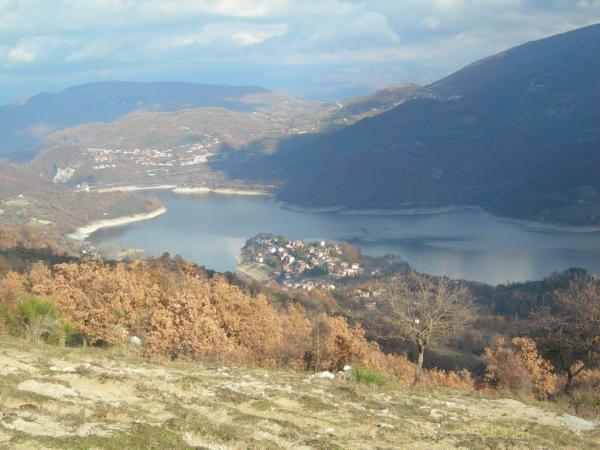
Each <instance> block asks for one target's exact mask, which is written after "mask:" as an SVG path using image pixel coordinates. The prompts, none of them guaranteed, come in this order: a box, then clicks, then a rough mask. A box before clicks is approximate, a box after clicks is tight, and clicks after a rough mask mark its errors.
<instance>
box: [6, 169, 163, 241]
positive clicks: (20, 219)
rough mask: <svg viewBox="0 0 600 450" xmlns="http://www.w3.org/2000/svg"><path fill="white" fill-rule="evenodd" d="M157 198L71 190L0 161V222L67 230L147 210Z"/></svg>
mask: <svg viewBox="0 0 600 450" xmlns="http://www.w3.org/2000/svg"><path fill="white" fill-rule="evenodd" d="M159 206H160V204H159V203H158V202H157V201H156V200H152V199H147V198H144V197H140V196H136V195H133V194H129V193H121V192H119V193H111V194H102V193H96V192H85V193H84V192H73V191H70V190H67V189H66V188H64V187H62V186H57V185H55V184H53V183H50V182H48V181H45V180H43V179H41V178H39V177H36V176H33V175H31V174H29V173H28V172H26V171H24V170H22V169H20V168H17V167H13V166H10V165H8V164H4V163H0V224H4V225H9V226H12V227H15V226H17V227H18V226H22V225H29V226H33V227H35V228H37V229H39V230H40V231H47V232H52V233H54V232H58V233H66V232H71V231H74V230H75V229H76V228H77V227H81V226H83V225H86V224H87V223H89V222H92V221H95V220H101V219H108V218H114V217H121V216H126V215H131V214H135V213H143V212H149V211H152V210H154V209H156V208H158V207H159Z"/></svg>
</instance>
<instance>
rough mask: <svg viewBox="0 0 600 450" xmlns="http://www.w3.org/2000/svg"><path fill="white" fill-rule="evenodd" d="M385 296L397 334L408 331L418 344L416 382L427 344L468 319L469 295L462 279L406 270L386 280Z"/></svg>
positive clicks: (471, 312)
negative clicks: (406, 271) (407, 271)
mask: <svg viewBox="0 0 600 450" xmlns="http://www.w3.org/2000/svg"><path fill="white" fill-rule="evenodd" d="M384 298H385V300H386V301H387V303H388V305H389V308H390V312H391V313H392V315H393V316H394V317H393V318H394V319H395V322H396V324H397V329H398V333H397V335H404V336H406V335H408V336H409V338H410V339H414V340H415V342H416V344H417V350H418V358H417V365H416V368H415V383H419V381H420V379H421V373H422V371H423V358H424V356H425V350H426V349H427V347H428V345H429V344H431V343H432V342H433V340H435V339H440V338H443V337H450V336H451V335H454V334H456V333H458V332H460V330H461V329H462V328H463V327H464V325H465V324H466V323H467V322H468V321H469V320H471V318H472V316H473V302H472V296H471V294H470V292H469V289H468V288H467V286H466V285H465V283H463V282H460V281H455V280H451V279H450V278H448V277H446V276H440V277H435V276H429V275H425V274H420V273H417V272H409V273H404V274H398V275H394V276H393V277H392V278H391V279H390V280H389V282H388V283H387V285H386V287H385V293H384Z"/></svg>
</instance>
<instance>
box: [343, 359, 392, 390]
mask: <svg viewBox="0 0 600 450" xmlns="http://www.w3.org/2000/svg"><path fill="white" fill-rule="evenodd" d="M351 374H352V378H353V379H354V381H356V382H357V383H363V384H374V385H376V386H383V385H384V384H386V383H387V382H388V379H387V378H386V377H385V376H384V375H383V374H381V373H379V372H378V371H376V370H373V369H369V368H367V367H365V366H363V365H362V364H355V365H354V366H352V372H351Z"/></svg>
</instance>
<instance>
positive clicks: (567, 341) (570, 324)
mask: <svg viewBox="0 0 600 450" xmlns="http://www.w3.org/2000/svg"><path fill="white" fill-rule="evenodd" d="M533 319H534V325H535V327H536V328H537V329H538V331H539V332H540V337H539V338H538V341H539V343H540V349H541V350H542V351H543V353H545V355H546V356H547V357H548V358H550V359H551V360H552V362H553V363H554V366H555V367H556V368H557V369H559V370H560V371H562V372H564V373H565V374H566V376H567V382H566V384H565V392H568V391H569V389H570V387H571V384H572V382H573V378H575V377H576V376H577V375H578V374H579V373H580V372H581V371H583V370H584V369H588V368H591V367H593V366H594V365H596V364H598V363H600V288H599V286H598V280H596V279H595V278H593V277H591V276H589V275H587V274H585V275H578V276H576V277H575V278H573V279H571V280H570V281H569V285H568V286H567V287H566V289H564V290H561V291H558V292H556V293H555V294H554V295H553V296H551V297H550V300H549V302H548V304H546V305H544V306H543V307H541V308H539V309H538V310H537V311H535V312H534V314H533Z"/></svg>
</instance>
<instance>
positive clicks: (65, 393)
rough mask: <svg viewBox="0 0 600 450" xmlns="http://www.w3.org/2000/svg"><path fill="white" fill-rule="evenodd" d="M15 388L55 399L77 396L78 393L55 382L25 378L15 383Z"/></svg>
mask: <svg viewBox="0 0 600 450" xmlns="http://www.w3.org/2000/svg"><path fill="white" fill-rule="evenodd" d="M17 390H19V391H24V392H32V393H34V394H38V395H43V396H44V397H50V398H54V399H57V400H61V399H63V398H65V397H77V396H79V394H78V393H77V392H75V391H74V390H73V389H71V388H68V387H66V386H63V385H62V384H55V383H40V382H39V381H36V380H26V381H23V382H22V383H19V384H18V385H17Z"/></svg>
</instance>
